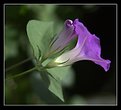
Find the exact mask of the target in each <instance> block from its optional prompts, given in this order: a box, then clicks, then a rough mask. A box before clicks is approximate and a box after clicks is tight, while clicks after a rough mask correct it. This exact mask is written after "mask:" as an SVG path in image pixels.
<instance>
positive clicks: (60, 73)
mask: <svg viewBox="0 0 121 110" xmlns="http://www.w3.org/2000/svg"><path fill="white" fill-rule="evenodd" d="M47 71H48V72H49V74H51V75H52V76H53V77H54V78H53V77H52V76H50V75H49V79H50V86H49V90H50V91H51V92H53V93H54V94H55V95H56V96H58V97H59V98H60V99H61V100H62V101H64V98H63V93H62V80H63V78H64V77H65V76H66V75H68V74H71V73H73V71H72V69H71V67H70V66H67V67H55V68H51V69H47Z"/></svg>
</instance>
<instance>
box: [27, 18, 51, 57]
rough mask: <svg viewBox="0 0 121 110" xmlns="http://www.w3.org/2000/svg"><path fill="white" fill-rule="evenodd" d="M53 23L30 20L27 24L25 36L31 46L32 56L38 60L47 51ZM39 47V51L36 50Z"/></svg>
mask: <svg viewBox="0 0 121 110" xmlns="http://www.w3.org/2000/svg"><path fill="white" fill-rule="evenodd" d="M52 31H53V22H42V21H37V20H30V21H29V22H28V24H27V35H28V38H29V41H30V43H31V45H32V48H33V51H34V55H35V57H36V58H37V59H39V53H40V51H41V55H43V54H44V53H45V52H46V51H47V50H48V45H49V41H50V40H51V38H52V37H53V35H52V34H53V32H52ZM38 47H39V49H40V50H39V49H38Z"/></svg>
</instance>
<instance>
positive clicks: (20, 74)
mask: <svg viewBox="0 0 121 110" xmlns="http://www.w3.org/2000/svg"><path fill="white" fill-rule="evenodd" d="M33 70H36V67H33V68H31V69H29V70H27V71H24V72H22V73H19V74H17V75H14V76H11V77H9V78H7V79H6V80H9V79H13V78H16V77H19V76H22V75H24V74H27V73H29V72H31V71H33Z"/></svg>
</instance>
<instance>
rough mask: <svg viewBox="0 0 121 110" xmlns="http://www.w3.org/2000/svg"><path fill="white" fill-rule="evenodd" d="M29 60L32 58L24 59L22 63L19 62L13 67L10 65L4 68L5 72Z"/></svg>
mask: <svg viewBox="0 0 121 110" xmlns="http://www.w3.org/2000/svg"><path fill="white" fill-rule="evenodd" d="M30 59H32V58H31V57H30V58H27V59H25V60H23V61H21V62H19V63H17V64H15V65H12V66H10V67H8V68H6V72H8V71H10V70H11V69H13V68H15V67H17V66H20V65H21V64H23V63H25V62H27V61H29V60H30Z"/></svg>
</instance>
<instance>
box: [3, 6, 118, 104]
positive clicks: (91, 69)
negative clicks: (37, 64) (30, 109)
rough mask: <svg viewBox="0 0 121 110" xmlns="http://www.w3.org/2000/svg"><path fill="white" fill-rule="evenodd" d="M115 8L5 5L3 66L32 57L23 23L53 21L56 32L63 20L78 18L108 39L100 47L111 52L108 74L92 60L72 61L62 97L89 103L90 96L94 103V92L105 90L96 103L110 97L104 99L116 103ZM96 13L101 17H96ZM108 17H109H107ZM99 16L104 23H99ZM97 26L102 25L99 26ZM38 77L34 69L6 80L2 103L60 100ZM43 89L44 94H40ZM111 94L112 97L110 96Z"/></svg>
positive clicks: (15, 71)
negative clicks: (70, 71)
mask: <svg viewBox="0 0 121 110" xmlns="http://www.w3.org/2000/svg"><path fill="white" fill-rule="evenodd" d="M101 10H103V11H101ZM106 10H107V11H106ZM114 10H115V8H114V7H113V6H112V7H111V6H110V7H108V6H102V7H101V6H98V5H5V66H6V68H8V67H9V66H11V65H13V64H16V63H17V62H20V61H22V60H24V59H26V58H28V57H31V51H32V50H31V47H30V42H29V40H28V37H27V33H26V25H27V23H28V21H29V20H32V19H35V20H40V21H41V20H42V21H54V22H55V25H54V27H55V31H57V30H58V31H59V30H60V29H61V28H62V26H63V22H64V21H65V20H66V19H72V20H73V19H75V18H79V19H81V20H82V21H83V22H84V24H86V25H87V27H89V30H91V32H94V33H97V34H98V35H99V34H100V33H101V32H102V33H101V35H100V36H103V38H102V39H105V40H106V39H107V40H106V41H104V40H103V41H104V42H102V43H101V44H102V45H103V47H102V50H105V51H103V53H106V52H107V51H106V48H108V47H109V46H110V49H109V51H108V52H107V53H109V54H110V59H111V61H112V65H111V70H110V71H109V73H104V72H103V71H102V70H101V68H100V67H97V66H95V65H93V63H91V62H84V61H82V62H77V63H75V64H74V65H73V66H72V67H73V69H74V71H75V74H73V73H70V74H68V75H67V76H66V77H65V78H64V80H63V82H62V84H63V91H64V97H65V99H66V102H65V103H67V104H88V103H91V102H89V101H92V100H91V99H93V103H96V101H97V97H95V94H96V95H99V96H101V94H102V93H106V94H104V95H103V96H102V98H101V97H99V98H98V100H100V99H101V101H99V103H103V102H105V101H104V100H107V99H110V100H107V101H108V102H106V103H109V104H110V103H112V102H113V103H114V104H115V94H116V90H115V65H114V64H115V54H114V52H115V46H114V41H115V39H114V38H113V36H112V35H115V32H114V30H115V25H113V24H111V23H113V22H115V20H114V19H113V16H115V11H114ZM105 13H106V14H105ZM98 14H99V15H100V16H98ZM103 15H104V16H103ZM108 16H109V17H110V19H108ZM103 18H104V19H103ZM102 19H103V22H104V23H102V22H101V20H102ZM94 23H95V24H94ZM96 23H97V24H96ZM106 23H107V24H110V27H109V25H106V26H107V27H106V26H105V27H104V24H106ZM98 25H99V26H100V27H101V28H99V27H98ZM112 27H113V28H112ZM107 28H110V29H109V30H111V31H110V32H109V31H108V30H107ZM99 30H100V31H99ZM103 32H104V33H103ZM111 32H113V33H111ZM109 36H110V41H109V38H107V37H109ZM102 39H101V40H102ZM110 44H112V45H110ZM106 46H107V47H106ZM111 46H112V47H111ZM107 50H108V49H107ZM107 53H106V54H107ZM106 54H105V55H106ZM103 55H104V54H103ZM107 58H108V57H107ZM33 63H34V61H33V60H30V61H29V62H27V63H26V64H23V65H21V66H19V67H16V68H15V69H13V70H11V71H9V72H6V75H10V76H11V75H13V74H18V73H20V72H22V71H25V70H28V69H30V68H31V67H33ZM87 68H88V69H87ZM60 71H61V70H60ZM99 71H100V72H99ZM61 72H62V71H61ZM38 77H40V75H39V76H38V73H37V72H32V73H29V74H27V75H24V76H22V77H20V78H16V79H15V80H9V81H6V83H5V104H45V103H48V104H50V103H61V102H58V98H57V97H55V96H54V95H52V94H49V93H48V90H47V89H46V88H44V87H43V83H42V80H40V79H37V78H38ZM112 85H113V86H112ZM42 92H44V93H45V94H46V95H47V96H46V95H45V96H42ZM98 93H99V94H98ZM107 94H109V97H106V96H107ZM89 96H92V97H89ZM112 96H113V97H114V98H110V97H112ZM51 99H54V102H53V101H51ZM89 99H90V100H89ZM55 100H56V101H57V102H55Z"/></svg>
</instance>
